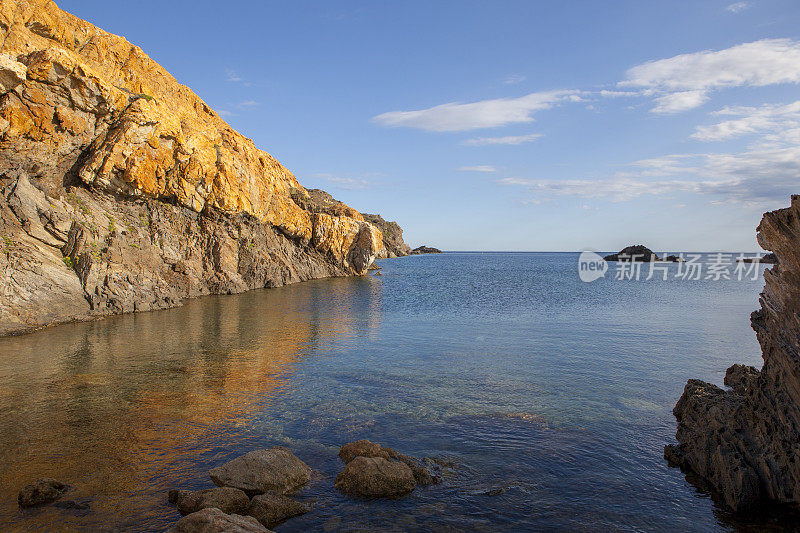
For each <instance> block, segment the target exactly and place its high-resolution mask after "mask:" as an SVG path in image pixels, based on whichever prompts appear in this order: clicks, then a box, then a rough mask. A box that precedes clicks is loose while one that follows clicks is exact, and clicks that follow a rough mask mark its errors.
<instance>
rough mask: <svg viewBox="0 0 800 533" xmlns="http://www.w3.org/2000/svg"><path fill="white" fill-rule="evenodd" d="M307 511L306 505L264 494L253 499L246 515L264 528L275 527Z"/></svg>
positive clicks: (279, 496) (278, 495) (280, 496)
mask: <svg viewBox="0 0 800 533" xmlns="http://www.w3.org/2000/svg"><path fill="white" fill-rule="evenodd" d="M308 510H309V508H308V506H307V505H304V504H302V503H300V502H298V501H297V500H293V499H291V498H288V497H286V496H284V495H282V494H274V493H266V494H260V495H258V496H254V497H253V501H252V502H250V506H249V507H248V509H247V514H248V515H249V516H252V517H253V518H255V519H256V520H258V521H259V522H261V524H263V525H264V526H265V527H275V526H277V525H278V524H280V523H281V522H283V521H284V520H287V519H289V518H292V517H294V516H299V515H301V514H304V513H307V512H308Z"/></svg>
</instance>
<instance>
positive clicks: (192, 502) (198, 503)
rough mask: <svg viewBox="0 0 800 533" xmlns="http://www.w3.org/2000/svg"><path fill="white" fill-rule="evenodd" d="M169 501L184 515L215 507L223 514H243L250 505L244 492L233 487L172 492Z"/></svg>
mask: <svg viewBox="0 0 800 533" xmlns="http://www.w3.org/2000/svg"><path fill="white" fill-rule="evenodd" d="M169 501H170V503H173V504H175V507H177V508H178V511H180V512H181V514H183V515H187V514H192V513H196V512H197V511H200V510H201V509H208V508H211V507H215V508H217V509H219V510H220V511H222V512H223V513H228V514H230V513H242V512H244V511H245V510H247V507H248V505H250V498H248V497H247V494H245V493H244V491H242V490H239V489H236V488H233V487H216V488H213V489H206V490H171V491H169Z"/></svg>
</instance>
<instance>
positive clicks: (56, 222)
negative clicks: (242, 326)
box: [0, 0, 386, 335]
mask: <svg viewBox="0 0 800 533" xmlns="http://www.w3.org/2000/svg"><path fill="white" fill-rule="evenodd" d="M0 34H1V35H2V46H0V195H2V203H1V204H0V237H1V239H0V335H5V334H10V333H18V332H23V331H28V330H31V329H35V328H38V327H42V326H45V325H48V324H54V323H60V322H67V321H72V320H85V319H88V318H92V317H96V316H102V315H108V314H114V313H126V312H133V311H144V310H152V309H163V308H168V307H173V306H176V305H180V304H181V303H182V302H183V301H184V300H185V299H186V298H191V297H194V296H199V295H203V294H219V293H236V292H242V291H245V290H249V289H255V288H260V287H275V286H280V285H284V284H287V283H294V282H298V281H304V280H309V279H314V278H321V277H327V276H346V275H363V274H365V273H366V272H367V269H368V268H369V266H370V265H371V264H372V262H373V260H374V259H375V258H376V257H382V256H385V255H386V252H385V251H384V245H383V242H384V236H383V235H382V234H381V231H380V230H379V229H378V228H377V227H375V226H374V225H373V224H370V223H369V222H368V221H366V220H365V219H364V217H363V216H362V215H361V214H360V213H359V212H358V211H356V210H355V209H352V208H350V207H348V206H346V205H345V204H343V203H341V202H336V201H331V202H320V201H317V200H318V199H317V200H315V198H314V195H313V194H312V193H311V192H309V191H306V190H305V189H304V188H303V187H302V186H301V185H300V184H299V183H298V181H297V180H296V179H295V177H294V176H293V175H292V173H291V172H289V171H288V170H287V169H286V168H284V167H283V166H282V165H281V164H280V163H279V162H278V161H276V160H275V159H274V158H273V157H272V156H270V155H269V154H268V153H266V152H263V151H261V150H259V149H257V148H256V147H255V146H254V144H253V142H252V141H251V140H249V139H247V138H245V137H244V136H242V135H241V134H239V133H237V132H236V131H234V130H233V129H231V128H230V126H228V124H227V123H225V121H224V120H222V119H221V118H220V116H219V115H218V114H217V113H215V112H214V111H213V110H212V109H211V108H210V107H209V106H208V105H206V104H205V103H204V102H203V101H202V100H201V99H200V98H199V97H198V96H197V95H195V94H194V93H193V92H192V91H191V90H190V89H188V88H187V87H185V86H183V85H180V84H179V83H178V82H177V81H176V80H175V78H173V77H172V76H171V75H170V74H169V73H168V72H167V71H165V70H164V69H163V68H162V67H161V66H160V65H158V64H157V63H155V62H154V61H152V60H151V59H150V58H149V57H148V56H147V55H146V54H144V52H142V50H141V49H140V48H138V47H136V46H134V45H132V44H130V43H128V42H127V41H126V40H125V39H123V38H121V37H118V36H115V35H111V34H109V33H107V32H104V31H103V30H101V29H99V28H96V27H95V26H93V25H91V24H89V23H87V22H85V21H83V20H80V19H78V18H76V17H74V16H72V15H70V14H68V13H65V12H63V11H61V10H60V9H58V7H56V5H55V4H54V3H53V2H51V1H47V0H10V1H7V2H2V4H0Z"/></svg>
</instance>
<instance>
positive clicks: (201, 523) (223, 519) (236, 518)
mask: <svg viewBox="0 0 800 533" xmlns="http://www.w3.org/2000/svg"><path fill="white" fill-rule="evenodd" d="M170 531H171V532H172V533H269V529H267V528H265V527H264V526H262V525H261V524H259V523H258V520H256V519H255V518H253V517H252V516H241V515H238V514H225V513H223V512H222V511H220V510H219V509H216V508H214V507H211V508H208V509H203V510H202V511H197V512H196V513H192V514H190V515H186V516H184V517H183V518H181V519H180V520H178V523H176V524H175V527H173V528H172V529H171V530H170Z"/></svg>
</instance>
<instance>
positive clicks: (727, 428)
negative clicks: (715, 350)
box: [664, 196, 800, 510]
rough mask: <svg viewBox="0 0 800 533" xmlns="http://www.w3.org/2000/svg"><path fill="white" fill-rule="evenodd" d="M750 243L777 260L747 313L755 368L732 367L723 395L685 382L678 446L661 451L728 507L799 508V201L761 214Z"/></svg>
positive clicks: (795, 198) (795, 199) (718, 390)
mask: <svg viewBox="0 0 800 533" xmlns="http://www.w3.org/2000/svg"><path fill="white" fill-rule="evenodd" d="M758 242H759V244H760V245H761V247H762V248H764V249H765V250H771V251H773V252H774V253H775V256H776V257H777V259H778V264H776V265H775V266H773V267H772V268H771V269H769V270H767V271H766V272H765V273H764V278H765V281H766V283H765V286H764V291H763V292H762V293H761V298H760V303H761V308H760V309H759V310H758V311H755V312H753V314H752V315H751V323H752V326H753V329H754V330H755V331H756V336H757V338H758V342H759V343H760V344H761V349H762V352H763V358H764V364H763V367H762V369H761V370H760V371H759V370H757V369H755V368H753V367H746V366H742V365H734V366H732V367H731V368H729V369H728V371H727V373H726V375H725V385H726V386H728V387H729V389H728V390H723V389H721V388H719V387H717V386H715V385H712V384H710V383H705V382H703V381H699V380H690V381H689V382H688V383H687V384H686V388H685V390H684V393H683V396H682V397H681V399H680V400H679V401H678V404H677V405H676V406H675V409H674V413H675V417H676V418H677V420H678V432H677V435H676V436H677V439H678V442H679V444H678V445H669V446H667V447H666V448H665V450H664V455H665V457H666V458H667V459H668V460H669V461H670V463H671V464H673V465H675V466H681V467H682V468H684V469H686V470H690V471H692V472H694V473H696V474H699V475H700V476H701V477H702V478H703V479H704V480H705V481H707V482H708V483H709V484H710V485H711V486H712V487H713V488H714V489H715V490H716V491H717V492H718V493H719V495H720V496H721V497H722V499H723V500H724V502H725V503H726V504H727V505H728V506H729V507H730V508H732V509H734V510H745V509H748V508H751V507H753V506H754V505H756V504H757V503H759V502H761V501H764V500H772V501H777V502H784V503H792V504H797V503H800V196H793V197H792V205H791V207H789V208H787V209H781V210H778V211H773V212H770V213H766V214H765V215H764V218H763V219H762V221H761V224H760V225H759V226H758Z"/></svg>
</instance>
